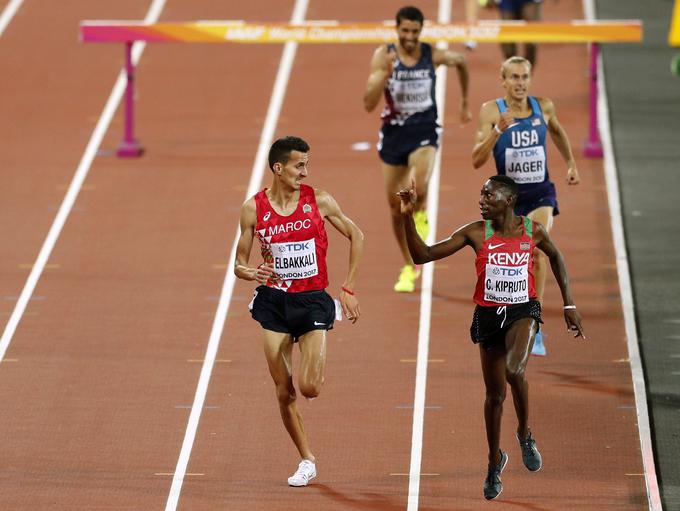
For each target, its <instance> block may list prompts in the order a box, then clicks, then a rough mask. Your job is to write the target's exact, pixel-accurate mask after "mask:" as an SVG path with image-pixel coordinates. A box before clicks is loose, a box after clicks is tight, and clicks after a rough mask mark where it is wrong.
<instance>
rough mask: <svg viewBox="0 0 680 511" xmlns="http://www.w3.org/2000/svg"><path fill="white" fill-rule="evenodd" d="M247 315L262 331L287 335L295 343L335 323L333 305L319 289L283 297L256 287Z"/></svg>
mask: <svg viewBox="0 0 680 511" xmlns="http://www.w3.org/2000/svg"><path fill="white" fill-rule="evenodd" d="M251 306H252V307H251V309H250V314H251V315H252V316H253V319H254V320H255V321H257V322H259V323H260V325H262V328H264V329H266V330H272V331H274V332H281V333H285V334H291V335H292V336H293V341H294V342H297V340H298V338H299V337H300V336H301V335H304V334H306V333H307V332H311V331H312V330H330V329H332V328H333V321H334V320H335V302H334V301H333V298H331V296H330V295H329V294H328V293H326V291H324V290H323V289H322V290H320V291H305V292H302V293H286V292H285V291H281V290H280V289H273V288H271V287H267V286H258V287H257V289H255V297H254V298H253V301H252V304H251Z"/></svg>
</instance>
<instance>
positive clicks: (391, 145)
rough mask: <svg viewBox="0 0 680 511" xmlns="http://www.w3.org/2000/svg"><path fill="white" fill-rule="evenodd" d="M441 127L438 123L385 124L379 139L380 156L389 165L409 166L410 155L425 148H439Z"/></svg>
mask: <svg viewBox="0 0 680 511" xmlns="http://www.w3.org/2000/svg"><path fill="white" fill-rule="evenodd" d="M441 133H442V129H441V127H440V126H439V125H438V124H437V123H429V122H424V123H419V124H406V125H404V126H398V125H392V124H387V123H385V124H383V126H382V129H381V130H380V138H379V139H378V145H377V146H378V154H380V159H381V160H382V161H384V162H385V163H387V164H388V165H408V157H409V155H410V154H411V153H412V152H413V151H415V150H416V149H420V148H421V147H425V146H430V145H431V146H434V147H439V135H440V134H441Z"/></svg>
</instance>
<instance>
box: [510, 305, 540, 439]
mask: <svg viewBox="0 0 680 511" xmlns="http://www.w3.org/2000/svg"><path fill="white" fill-rule="evenodd" d="M537 331H538V322H537V321H536V320H535V319H534V318H522V319H519V320H517V321H515V322H514V323H513V324H512V326H511V327H510V328H509V329H508V332H507V333H506V334H505V347H506V351H507V354H506V357H505V378H506V379H507V381H508V383H509V384H510V389H511V390H512V401H513V403H514V405H515V413H516V414H517V434H518V435H520V438H526V436H527V434H528V433H529V385H528V384H527V381H526V378H525V371H526V367H527V361H528V360H529V353H530V352H531V347H532V345H533V343H534V336H535V335H536V332H537Z"/></svg>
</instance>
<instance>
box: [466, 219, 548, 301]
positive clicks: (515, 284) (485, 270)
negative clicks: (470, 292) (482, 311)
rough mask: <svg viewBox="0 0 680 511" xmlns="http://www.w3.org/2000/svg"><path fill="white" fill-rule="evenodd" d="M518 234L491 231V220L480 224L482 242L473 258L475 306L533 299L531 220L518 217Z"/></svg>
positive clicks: (534, 293) (534, 289) (534, 297)
mask: <svg viewBox="0 0 680 511" xmlns="http://www.w3.org/2000/svg"><path fill="white" fill-rule="evenodd" d="M522 219H523V220H522V222H523V224H524V229H523V233H522V235H521V236H517V237H513V238H502V237H500V236H499V235H498V234H497V233H496V232H494V230H493V227H492V226H491V220H487V221H486V222H485V226H484V243H483V244H482V248H480V250H479V252H477V258H476V259H475V268H476V270H477V286H476V287H475V294H474V297H473V300H474V302H475V303H476V304H477V305H482V306H486V307H497V306H499V305H514V304H518V303H526V302H528V301H529V300H535V299H536V287H535V284H534V240H533V236H532V233H533V227H534V226H533V222H532V221H531V219H529V218H528V217H522Z"/></svg>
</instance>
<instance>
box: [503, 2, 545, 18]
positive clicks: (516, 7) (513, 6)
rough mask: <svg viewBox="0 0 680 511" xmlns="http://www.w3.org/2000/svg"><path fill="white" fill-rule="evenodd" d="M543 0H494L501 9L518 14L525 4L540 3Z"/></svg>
mask: <svg viewBox="0 0 680 511" xmlns="http://www.w3.org/2000/svg"><path fill="white" fill-rule="evenodd" d="M542 1H543V0H496V3H497V4H498V8H499V9H500V10H501V11H506V12H513V13H515V14H516V15H519V14H520V13H521V12H522V7H524V5H525V4H540V3H541V2H542Z"/></svg>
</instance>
